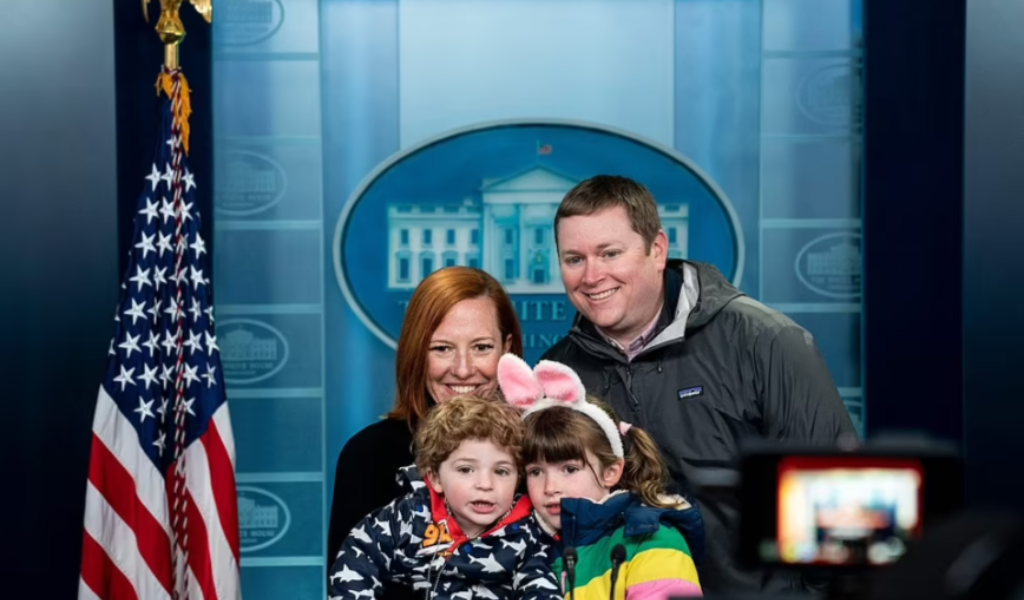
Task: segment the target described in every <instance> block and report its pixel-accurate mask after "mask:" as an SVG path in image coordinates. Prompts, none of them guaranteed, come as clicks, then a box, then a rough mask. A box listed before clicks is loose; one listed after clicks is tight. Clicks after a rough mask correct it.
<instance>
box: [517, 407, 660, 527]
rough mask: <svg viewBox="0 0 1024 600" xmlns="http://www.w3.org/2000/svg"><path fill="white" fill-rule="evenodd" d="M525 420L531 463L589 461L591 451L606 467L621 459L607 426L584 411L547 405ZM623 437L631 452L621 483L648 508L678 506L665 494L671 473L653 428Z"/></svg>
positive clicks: (631, 431)
mask: <svg viewBox="0 0 1024 600" xmlns="http://www.w3.org/2000/svg"><path fill="white" fill-rule="evenodd" d="M587 399H588V401H589V402H590V403H591V404H594V405H596V406H597V407H598V408H600V409H601V410H603V411H605V412H606V413H608V416H610V417H611V418H612V420H613V421H615V424H616V426H618V424H619V419H618V417H617V416H616V415H615V412H614V411H613V410H612V409H611V408H609V407H608V406H607V405H605V404H604V403H603V402H601V401H600V400H598V399H597V398H594V397H592V396H588V398H587ZM525 424H526V439H525V440H524V441H523V464H525V465H528V464H530V463H535V462H563V461H567V460H579V461H582V462H583V463H584V464H589V462H588V461H587V451H588V450H589V451H590V453H591V454H593V455H594V457H595V458H596V459H597V463H598V464H599V465H600V466H601V470H602V471H603V470H604V469H607V468H608V467H610V466H612V465H613V464H615V461H616V460H618V457H616V456H615V454H614V453H613V452H612V445H611V443H609V441H608V436H607V435H606V434H605V432H604V430H603V429H601V426H600V425H598V424H597V421H594V420H593V419H591V418H590V417H588V416H587V415H586V414H584V413H582V412H580V411H578V410H573V409H571V408H569V407H566V406H554V407H551V408H545V409H543V410H539V411H537V412H535V413H532V414H530V415H528V416H527V417H526V419H525ZM622 438H623V446H624V447H625V454H626V456H625V461H624V462H625V464H624V465H623V470H622V478H621V479H620V480H619V484H618V486H616V487H618V488H621V489H625V490H629V491H631V492H633V493H635V494H636V495H638V496H639V497H640V500H641V501H642V502H643V503H644V504H647V505H648V506H657V507H664V508H669V507H671V506H673V505H674V503H673V502H672V501H667V500H666V499H665V498H664V494H665V483H666V482H667V472H666V469H665V464H664V463H663V462H662V461H661V453H660V452H659V451H658V446H657V444H655V443H654V440H653V439H651V436H650V435H648V434H647V432H645V431H643V430H642V429H639V428H637V427H630V428H629V430H628V431H627V432H626V435H624V436H622ZM594 477H595V478H597V480H598V481H601V477H599V476H598V474H597V473H594Z"/></svg>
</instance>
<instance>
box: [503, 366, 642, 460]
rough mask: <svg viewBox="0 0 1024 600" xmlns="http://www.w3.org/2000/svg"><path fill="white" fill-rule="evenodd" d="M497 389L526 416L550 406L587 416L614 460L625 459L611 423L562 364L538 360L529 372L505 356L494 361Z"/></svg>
mask: <svg viewBox="0 0 1024 600" xmlns="http://www.w3.org/2000/svg"><path fill="white" fill-rule="evenodd" d="M498 386H499V387H500V388H501V392H502V393H503V394H504V395H505V400H506V401H507V402H508V403H509V404H511V405H512V406H515V407H516V408H520V409H523V410H524V414H526V415H528V414H531V413H535V412H537V411H539V410H544V409H545V408H551V407H552V406H565V407H567V408H571V409H573V410H577V411H579V412H581V413H583V414H585V415H587V416H588V417H590V418H591V419H593V420H594V422H596V423H597V424H598V425H599V426H600V427H601V430H602V431H604V434H605V435H606V436H608V442H609V443H611V445H612V453H614V454H615V456H616V457H618V458H623V457H624V456H625V454H624V453H623V449H622V437H621V436H620V432H619V429H618V428H616V427H615V421H613V420H612V418H611V417H609V416H608V413H606V412H604V411H603V410H601V409H600V408H598V407H597V406H596V405H594V404H591V403H590V402H587V393H586V390H585V389H584V388H583V382H582V381H580V377H579V375H577V374H576V371H573V370H572V369H570V368H569V367H567V366H565V365H563V364H562V363H557V362H553V361H550V360H542V361H540V362H539V363H538V364H537V366H536V367H535V368H534V369H533V370H531V369H530V366H529V365H527V364H526V362H524V361H523V359H521V358H519V357H518V356H516V355H514V354H505V355H504V356H502V357H501V360H499V361H498ZM622 426H623V431H622V434H623V435H624V434H625V431H626V430H627V429H628V427H629V426H628V425H626V424H625V423H623V424H622Z"/></svg>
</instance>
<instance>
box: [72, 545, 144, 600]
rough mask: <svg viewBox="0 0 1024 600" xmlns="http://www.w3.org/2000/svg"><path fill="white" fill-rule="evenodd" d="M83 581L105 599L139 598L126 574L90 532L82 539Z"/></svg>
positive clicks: (124, 599) (130, 599)
mask: <svg viewBox="0 0 1024 600" xmlns="http://www.w3.org/2000/svg"><path fill="white" fill-rule="evenodd" d="M82 581H84V582H85V584H86V585H87V586H89V589H91V590H92V592H93V593H94V594H96V595H97V596H99V597H100V598H102V599H103V600H138V598H139V597H138V595H137V594H136V593H135V588H134V587H132V584H131V582H130V581H128V578H127V577H126V576H125V574H124V573H122V572H121V570H120V569H118V568H117V566H116V565H115V564H114V563H113V561H111V560H110V557H109V556H107V553H106V552H105V551H104V550H103V547H102V546H100V544H99V542H97V541H96V540H94V539H93V537H92V536H91V535H89V532H85V534H84V536H83V539H82Z"/></svg>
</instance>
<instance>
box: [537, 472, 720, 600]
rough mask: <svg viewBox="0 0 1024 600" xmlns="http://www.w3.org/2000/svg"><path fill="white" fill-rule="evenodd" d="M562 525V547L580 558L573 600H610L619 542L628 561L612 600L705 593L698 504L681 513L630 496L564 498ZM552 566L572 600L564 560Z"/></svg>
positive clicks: (684, 506) (654, 599)
mask: <svg viewBox="0 0 1024 600" xmlns="http://www.w3.org/2000/svg"><path fill="white" fill-rule="evenodd" d="M680 500H681V499H680ZM538 521H541V520H540V519H539V518H538ZM561 521H562V530H561V532H560V535H559V537H560V538H561V540H560V542H561V544H560V546H561V547H562V548H565V547H568V546H572V547H575V548H576V552H577V554H578V556H579V560H578V563H577V566H576V586H575V591H576V594H575V600H609V594H610V592H611V572H612V559H611V554H612V549H613V548H614V547H615V546H616V545H617V544H622V545H623V546H624V547H625V550H626V561H625V562H624V563H623V564H622V566H621V567H619V572H618V576H617V577H616V580H615V582H616V583H615V598H614V600H667V598H669V597H672V596H702V595H703V593H702V592H701V587H700V580H699V578H698V576H697V567H696V562H700V555H701V553H702V552H703V549H704V521H703V519H702V518H701V514H700V510H699V509H698V508H696V507H695V506H690V505H689V504H687V503H685V501H682V500H681V504H680V508H678V509H665V508H653V507H650V506H646V505H644V504H643V503H641V502H640V499H639V498H638V497H637V496H636V495H634V494H633V493H631V492H617V493H614V494H612V495H611V496H609V497H608V498H606V499H605V500H604V502H601V503H597V502H593V501H591V500H587V499H585V498H566V499H563V500H562V514H561ZM541 522H542V523H543V521H541ZM545 525H546V524H545ZM695 555H696V562H695V559H694V557H695ZM553 567H554V571H555V575H556V576H557V577H558V579H559V581H561V582H562V592H563V594H564V597H565V599H566V600H570V594H569V589H568V581H567V579H568V578H567V577H566V574H565V568H564V565H563V562H562V559H561V558H558V559H556V560H555V562H554V565H553Z"/></svg>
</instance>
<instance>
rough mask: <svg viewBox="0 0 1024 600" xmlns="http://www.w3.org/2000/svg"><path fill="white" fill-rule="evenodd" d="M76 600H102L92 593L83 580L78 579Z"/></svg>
mask: <svg viewBox="0 0 1024 600" xmlns="http://www.w3.org/2000/svg"><path fill="white" fill-rule="evenodd" d="M78 600H103V598H100V597H99V596H97V595H96V593H95V592H93V591H92V588H91V587H89V585H88V584H87V583H85V579H83V578H81V577H79V578H78Z"/></svg>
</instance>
